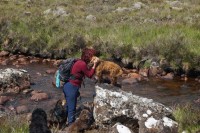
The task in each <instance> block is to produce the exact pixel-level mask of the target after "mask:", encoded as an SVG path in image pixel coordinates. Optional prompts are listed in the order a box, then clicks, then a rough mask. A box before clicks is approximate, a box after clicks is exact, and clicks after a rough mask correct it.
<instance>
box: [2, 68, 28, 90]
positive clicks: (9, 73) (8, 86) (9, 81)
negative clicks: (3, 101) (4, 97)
mask: <svg viewBox="0 0 200 133" xmlns="http://www.w3.org/2000/svg"><path fill="white" fill-rule="evenodd" d="M27 88H30V75H29V74H28V73H27V71H26V70H23V69H12V68H7V69H0V94H2V93H7V92H12V93H19V92H21V91H22V90H24V89H27Z"/></svg>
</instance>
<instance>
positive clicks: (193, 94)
mask: <svg viewBox="0 0 200 133" xmlns="http://www.w3.org/2000/svg"><path fill="white" fill-rule="evenodd" d="M4 68H16V67H15V66H13V65H6V66H3V65H0V69H4ZM20 69H25V70H27V71H28V73H29V74H30V76H31V82H32V83H33V84H32V85H31V89H33V90H41V91H44V92H46V93H47V94H48V95H49V96H50V98H49V99H48V100H44V101H40V102H33V101H31V100H30V96H29V95H24V94H20V95H18V96H15V97H14V98H13V100H12V101H10V102H8V103H7V104H6V106H10V105H12V106H14V107H15V106H19V105H26V106H28V107H29V108H30V110H33V109H34V108H36V107H41V108H45V109H46V110H50V109H51V108H53V106H54V105H55V102H56V101H57V100H58V99H63V98H64V96H63V93H62V89H57V88H54V87H53V85H52V80H53V78H54V75H53V74H47V73H46V70H48V69H56V68H55V67H54V66H53V65H51V64H44V63H32V64H27V65H23V66H21V67H20ZM84 82H85V87H84V86H82V87H81V88H80V93H81V97H82V99H81V101H79V103H81V102H86V101H87V102H91V101H92V100H93V96H94V94H95V90H94V86H95V82H94V80H92V79H88V78H86V79H85V81H84ZM119 82H121V80H119ZM121 89H122V90H124V91H127V92H132V93H133V94H135V95H139V96H143V97H146V98H150V99H153V100H154V101H157V102H160V103H162V104H164V105H167V106H174V105H176V104H185V103H188V102H189V103H194V100H196V99H198V98H200V84H199V82H197V81H195V80H194V79H190V78H189V80H187V81H182V80H180V78H175V79H174V80H163V79H157V78H150V79H149V80H148V81H141V82H138V83H135V84H133V85H128V84H127V85H123V86H122V87H121ZM79 103H78V104H79ZM198 106H199V105H198Z"/></svg>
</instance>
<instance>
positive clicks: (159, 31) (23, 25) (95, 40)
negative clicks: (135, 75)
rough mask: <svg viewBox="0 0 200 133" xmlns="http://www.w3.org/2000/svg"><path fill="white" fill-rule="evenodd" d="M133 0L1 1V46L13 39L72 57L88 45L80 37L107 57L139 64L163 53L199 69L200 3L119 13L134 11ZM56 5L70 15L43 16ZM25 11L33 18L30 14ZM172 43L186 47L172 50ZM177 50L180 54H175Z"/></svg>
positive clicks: (33, 48)
mask: <svg viewBox="0 0 200 133" xmlns="http://www.w3.org/2000/svg"><path fill="white" fill-rule="evenodd" d="M134 2H136V1H131V2H129V3H128V2H126V1H121V2H116V3H115V2H113V1H109V2H108V3H103V2H100V1H91V0H82V1H80V0H79V1H72V0H63V1H60V0H51V1H32V2H27V1H25V0H20V1H18V2H16V1H15V2H13V1H8V2H7V3H6V2H0V10H1V11H2V12H0V16H1V17H0V20H4V19H5V20H6V22H5V21H4V23H3V21H0V42H1V43H3V42H4V40H5V39H6V38H8V37H10V38H11V39H13V43H12V44H10V45H11V46H10V47H14V46H18V47H22V48H24V47H26V48H28V49H29V50H30V51H31V52H33V53H42V52H44V51H53V50H59V49H66V50H67V51H68V52H69V53H70V52H71V51H72V52H75V53H72V55H77V54H78V53H77V52H76V50H75V48H77V49H80V48H81V47H83V46H82V44H79V43H77V42H76V38H77V37H78V36H81V37H82V38H83V39H84V40H85V45H86V46H94V47H97V48H98V50H100V51H101V52H102V54H104V55H102V56H104V57H108V58H109V57H112V56H113V54H112V53H111V52H113V53H114V54H115V53H120V54H121V57H122V58H123V57H128V56H129V55H130V58H132V59H134V60H136V61H138V60H141V58H142V57H144V56H155V55H156V54H155V53H159V55H156V56H159V57H164V58H166V59H169V62H174V61H173V58H180V59H182V60H183V61H184V62H189V63H190V64H192V66H193V67H196V65H198V60H197V61H196V62H192V59H193V58H194V57H195V58H197V59H198V58H199V57H200V52H199V51H200V46H199V44H200V40H199V38H200V23H199V21H198V20H199V19H200V17H198V13H199V11H200V6H199V5H198V3H199V2H198V1H197V0H192V1H188V0H184V1H182V2H187V4H185V5H183V10H182V11H176V10H172V9H170V6H169V5H168V4H166V3H165V2H162V1H160V2H159V0H151V1H149V2H146V1H142V2H143V3H144V4H145V5H146V6H147V7H146V8H142V9H140V10H132V11H125V12H116V11H115V10H116V9H117V8H118V7H128V8H130V7H131V6H132V5H133V4H134ZM56 7H62V8H63V9H64V10H65V11H67V12H68V13H69V15H68V16H66V17H61V16H53V15H52V14H49V15H44V13H43V12H44V11H46V10H47V9H55V8H56ZM25 12H31V14H30V15H25ZM90 14H91V15H94V16H95V17H96V22H90V21H88V20H86V16H87V15H90ZM188 18H190V19H191V20H192V21H191V20H190V19H188ZM1 25H2V26H1ZM3 27H6V28H3ZM177 34H178V35H177ZM173 45H178V46H181V47H180V49H179V48H177V49H173ZM174 47H176V46H174ZM19 49H20V48H19ZM136 49H137V50H136ZM122 50H128V51H125V52H124V51H122ZM135 50H136V51H135ZM138 50H139V51H138ZM141 50H142V51H141ZM170 50H172V51H170ZM174 50H177V51H180V52H179V53H178V55H174V54H172V55H173V56H171V53H173V52H174ZM184 50H186V52H184ZM78 51H79V50H78ZM128 52H129V53H128ZM181 52H183V53H181ZM130 53H131V54H130ZM184 53H186V54H184ZM171 58H172V59H171ZM171 60H172V61H171Z"/></svg>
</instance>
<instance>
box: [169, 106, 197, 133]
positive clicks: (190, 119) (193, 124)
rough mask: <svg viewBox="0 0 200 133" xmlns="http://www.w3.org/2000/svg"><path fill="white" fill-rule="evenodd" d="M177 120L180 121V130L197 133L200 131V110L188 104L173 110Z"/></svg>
mask: <svg viewBox="0 0 200 133" xmlns="http://www.w3.org/2000/svg"><path fill="white" fill-rule="evenodd" d="M173 114H174V117H175V119H176V121H177V122H178V123H179V132H180V133H182V132H183V131H185V132H186V133H197V132H200V110H199V109H197V108H194V107H192V106H191V104H187V105H184V106H180V105H179V106H177V107H176V108H175V110H174V112H173Z"/></svg>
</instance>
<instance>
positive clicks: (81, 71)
mask: <svg viewBox="0 0 200 133" xmlns="http://www.w3.org/2000/svg"><path fill="white" fill-rule="evenodd" d="M95 54H96V51H95V50H94V49H89V48H86V49H83V51H82V55H81V59H79V60H77V61H76V62H75V63H74V65H73V66H72V69H71V74H72V75H73V77H75V78H73V79H69V82H66V83H65V84H64V88H63V92H64V95H65V99H66V101H67V102H66V103H67V104H66V108H67V112H66V113H67V115H68V126H69V125H71V124H72V123H73V122H74V121H75V113H76V104H77V97H78V96H79V95H80V93H79V88H80V87H81V84H82V82H83V78H84V77H85V76H86V77H88V78H92V76H93V75H94V73H95V68H96V64H97V62H98V60H96V61H95V62H94V65H93V66H92V68H91V69H89V68H88V67H87V64H88V63H89V62H90V60H91V59H92V57H93V56H95Z"/></svg>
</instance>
